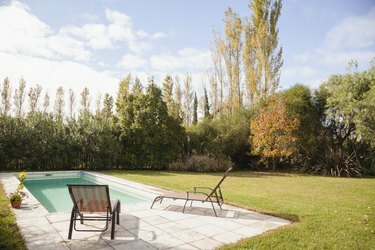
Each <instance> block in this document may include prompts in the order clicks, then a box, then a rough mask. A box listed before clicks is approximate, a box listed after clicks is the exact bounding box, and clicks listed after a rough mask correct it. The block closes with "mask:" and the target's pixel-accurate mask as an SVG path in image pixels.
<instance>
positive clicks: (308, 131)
mask: <svg viewBox="0 0 375 250" xmlns="http://www.w3.org/2000/svg"><path fill="white" fill-rule="evenodd" d="M281 95H282V97H283V100H284V102H285V105H286V108H287V115H288V117H289V118H292V119H293V118H297V119H298V120H299V121H300V125H299V126H298V129H297V130H296V131H295V132H294V133H293V135H294V136H296V139H297V140H296V142H295V143H296V152H295V154H293V155H292V158H291V161H292V163H293V165H295V166H296V167H297V168H299V169H300V167H301V166H306V165H311V163H312V159H313V158H315V157H316V155H317V153H318V148H319V141H318V137H317V136H316V135H317V134H318V131H319V128H320V126H321V125H320V120H319V118H320V116H321V115H322V113H323V112H324V111H323V110H324V107H322V108H321V109H322V111H321V113H320V114H319V111H318V107H317V106H316V105H317V104H316V103H314V100H313V96H312V93H311V90H310V89H309V88H308V87H306V86H303V85H301V84H296V85H294V86H292V87H291V88H289V89H287V90H285V91H283V92H282V93H281Z"/></svg>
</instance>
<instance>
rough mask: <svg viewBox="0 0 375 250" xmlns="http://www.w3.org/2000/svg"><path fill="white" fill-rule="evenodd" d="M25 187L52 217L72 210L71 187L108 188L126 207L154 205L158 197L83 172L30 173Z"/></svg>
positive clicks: (113, 197) (113, 196)
mask: <svg viewBox="0 0 375 250" xmlns="http://www.w3.org/2000/svg"><path fill="white" fill-rule="evenodd" d="M24 184H25V187H26V188H27V190H28V191H29V192H30V193H31V194H32V195H33V196H34V197H35V198H36V199H37V200H38V201H39V202H40V203H41V204H42V205H43V206H44V208H46V209H47V211H48V212H50V213H51V212H67V211H70V210H71V209H72V206H73V203H72V201H71V198H70V195H69V191H68V188H67V186H66V185H67V184H90V185H92V184H106V185H108V186H109V192H110V196H111V199H112V200H114V199H119V200H120V201H121V203H122V204H125V203H126V204H137V203H142V202H150V201H151V200H152V198H153V197H154V196H153V195H152V194H150V193H149V192H146V191H144V190H140V189H137V188H134V187H131V186H127V185H124V184H123V183H119V182H114V181H113V180H110V179H106V178H103V176H101V175H96V174H91V173H88V172H83V171H74V172H53V173H47V172H45V173H29V175H28V177H27V178H26V180H25V182H24Z"/></svg>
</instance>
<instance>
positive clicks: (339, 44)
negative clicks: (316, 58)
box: [324, 8, 375, 49]
mask: <svg viewBox="0 0 375 250" xmlns="http://www.w3.org/2000/svg"><path fill="white" fill-rule="evenodd" d="M374 43H375V8H372V9H371V10H370V11H369V13H368V14H367V15H366V16H359V17H348V18H346V19H344V20H343V21H342V22H341V23H340V24H338V25H336V26H334V27H333V28H332V29H331V30H330V31H329V32H328V33H327V34H326V40H325V44H324V45H325V47H326V48H327V49H344V48H363V47H368V46H371V45H374Z"/></svg>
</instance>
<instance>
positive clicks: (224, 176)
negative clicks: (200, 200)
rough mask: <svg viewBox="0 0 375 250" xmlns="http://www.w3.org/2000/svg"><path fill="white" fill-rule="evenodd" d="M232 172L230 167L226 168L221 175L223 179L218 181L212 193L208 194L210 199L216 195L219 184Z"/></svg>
mask: <svg viewBox="0 0 375 250" xmlns="http://www.w3.org/2000/svg"><path fill="white" fill-rule="evenodd" d="M231 170H232V167H230V168H228V170H227V171H225V173H224V175H223V178H221V180H220V181H219V183H218V184H217V185H216V187H215V188H214V189H213V190H212V192H211V193H210V195H209V196H208V197H211V196H212V195H214V194H215V193H216V189H218V188H219V187H220V185H221V183H222V182H223V181H224V180H225V178H226V177H227V175H228V174H229V172H230V171H231Z"/></svg>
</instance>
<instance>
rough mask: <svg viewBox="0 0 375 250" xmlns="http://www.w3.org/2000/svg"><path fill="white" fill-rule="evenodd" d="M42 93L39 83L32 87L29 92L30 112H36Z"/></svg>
mask: <svg viewBox="0 0 375 250" xmlns="http://www.w3.org/2000/svg"><path fill="white" fill-rule="evenodd" d="M41 93H42V87H41V86H40V85H39V84H37V85H36V87H35V88H33V87H31V88H30V90H29V93H28V96H29V106H30V113H34V112H35V111H37V109H38V102H39V98H40V94H41Z"/></svg>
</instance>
